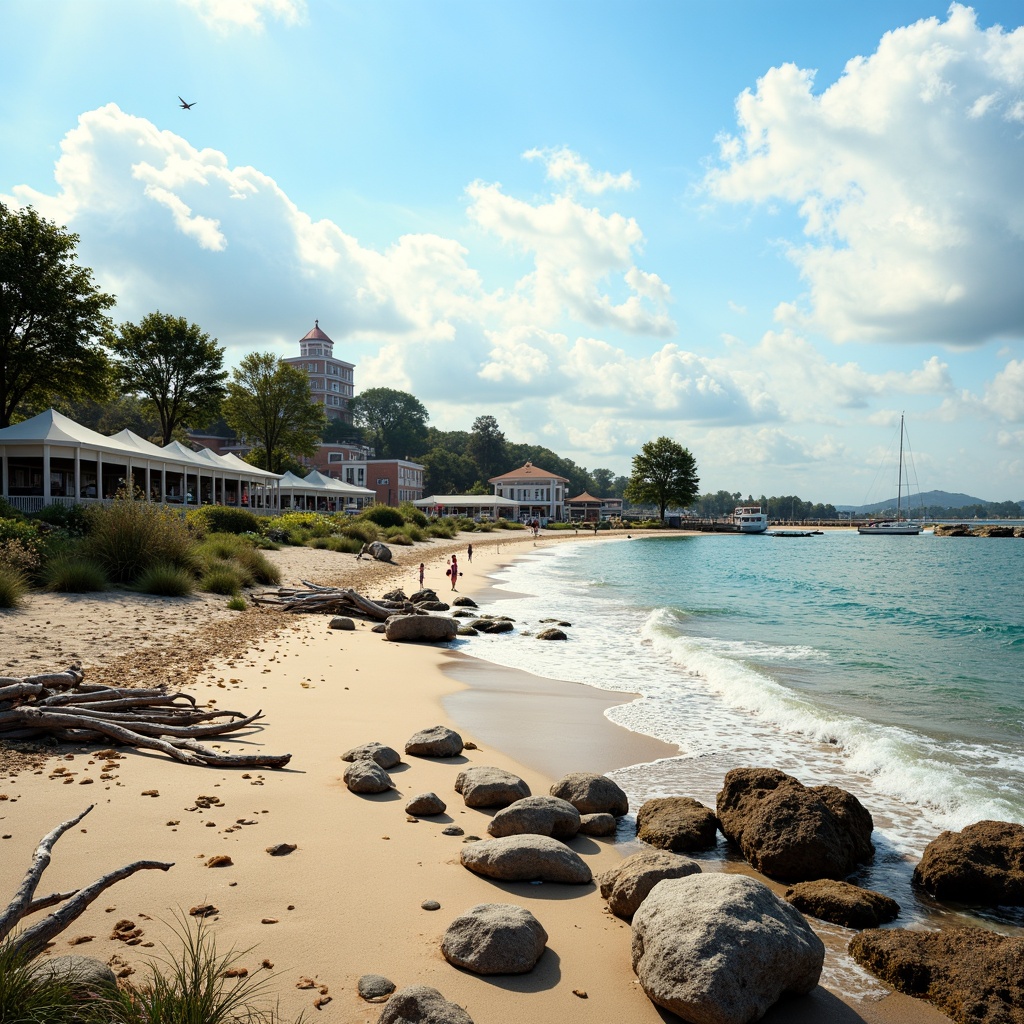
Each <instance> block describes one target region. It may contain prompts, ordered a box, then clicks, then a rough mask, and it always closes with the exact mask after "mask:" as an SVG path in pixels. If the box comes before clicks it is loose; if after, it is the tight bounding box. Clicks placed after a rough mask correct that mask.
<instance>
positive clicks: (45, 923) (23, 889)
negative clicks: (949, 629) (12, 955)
mask: <svg viewBox="0 0 1024 1024" xmlns="http://www.w3.org/2000/svg"><path fill="white" fill-rule="evenodd" d="M94 806H95V805H94V804H90V805H89V806H88V807H86V809H85V810H84V811H82V813H81V814H79V815H76V816H75V817H74V818H71V819H70V820H69V821H64V822H61V824H59V825H58V826H57V827H56V828H55V829H53V830H52V831H50V832H48V833H47V834H46V835H45V836H43V838H42V839H41V840H40V842H39V845H38V846H37V847H36V851H35V853H34V854H33V856H32V863H31V864H30V865H29V869H28V871H27V872H26V873H25V879H24V881H23V882H22V883H21V885H20V886H19V887H18V891H17V892H16V893H15V894H14V897H13V899H12V900H11V901H10V903H8V904H7V907H6V909H4V910H0V943H4V942H7V943H8V944H9V945H10V946H11V947H13V948H14V949H15V950H16V951H18V952H19V953H22V954H24V955H25V956H27V957H29V958H31V957H33V956H35V955H36V954H37V953H39V952H41V951H42V950H43V949H44V948H45V946H46V944H47V943H48V942H49V941H50V940H51V939H53V938H54V937H55V936H56V935H59V934H60V933H61V932H62V931H64V929H65V928H67V927H68V925H70V924H71V923H72V922H73V921H75V920H76V919H77V918H79V917H81V915H82V914H83V913H84V912H85V909H86V908H87V907H88V906H89V904H90V903H92V901H93V900H94V899H96V897H97V896H99V895H100V894H101V893H102V892H103V891H104V890H106V889H109V888H110V887H111V886H112V885H113V884H114V883H115V882H120V881H121V879H122V878H128V876H129V875H134V874H135V872H136V871H145V870H148V869H151V868H156V869H159V870H160V871H167V870H168V868H172V867H174V864H173V863H167V862H165V861H158V860H137V861H135V862H134V863H132V864H126V865H125V866H124V867H123V868H118V869H117V870H116V871H109V872H108V873H107V874H105V875H103V876H101V877H100V878H97V879H96V881H95V882H93V883H92V885H87V886H86V887H85V888H84V889H72V890H71V891H70V892H55V893H51V894H50V895H49V896H42V897H36V895H35V892H36V887H37V886H38V885H39V881H40V879H41V878H42V876H43V872H44V871H45V870H46V868H47V867H48V866H49V863H50V856H51V853H52V850H53V846H54V844H55V843H56V842H57V840H58V839H60V837H61V836H62V835H64V833H65V832H67V830H68V829H69V828H74V826H75V825H77V824H78V823H79V822H80V821H81V820H82V819H83V818H84V817H85V816H86V815H87V814H88V813H89V812H90V811H91V810H92V809H93V807H94ZM58 903H63V904H64V905H63V906H62V907H60V908H59V909H57V910H55V911H53V913H51V914H47V915H46V917H44V918H43V919H42V920H41V921H38V922H37V923H36V924H34V925H31V926H30V927H28V928H26V929H25V930H24V931H22V932H19V933H18V934H17V935H15V936H14V938H12V939H9V940H8V936H9V935H10V934H11V932H13V931H14V929H15V928H17V927H18V925H19V924H20V923H21V921H22V920H23V919H24V918H26V917H28V916H29V915H30V914H34V913H35V912H36V911H38V910H45V909H46V908H48V907H52V906H56V905H57V904H58Z"/></svg>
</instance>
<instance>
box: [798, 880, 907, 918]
mask: <svg viewBox="0 0 1024 1024" xmlns="http://www.w3.org/2000/svg"><path fill="white" fill-rule="evenodd" d="M784 898H785V900H786V902H787V903H792V904H793V906H794V907H796V909H797V910H799V911H800V912H801V913H802V914H810V915H811V916H812V917H817V918H820V919H821V920H822V921H831V922H832V923H833V924H841V925H842V926H843V927H844V928H877V927H878V926H879V925H880V924H885V923H886V922H887V921H895V920H896V918H897V917H899V914H900V905H899V904H898V903H897V902H896V901H895V900H894V899H893V898H892V897H891V896H886V895H884V894H883V893H880V892H875V890H874V889H862V888H860V886H857V885H850V883H849V882H837V881H835V880H834V879H832V878H819V879H817V880H816V881H814V882H797V884H796V885H791V886H790V887H789V888H788V889H787V890H786V892H785V894H784Z"/></svg>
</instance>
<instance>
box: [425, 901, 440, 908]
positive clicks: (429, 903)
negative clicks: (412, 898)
mask: <svg viewBox="0 0 1024 1024" xmlns="http://www.w3.org/2000/svg"><path fill="white" fill-rule="evenodd" d="M420 909H421V910H440V909H441V904H440V903H438V902H437V900H424V901H423V902H422V903H421V904H420Z"/></svg>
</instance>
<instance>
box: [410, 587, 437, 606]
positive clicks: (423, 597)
mask: <svg viewBox="0 0 1024 1024" xmlns="http://www.w3.org/2000/svg"><path fill="white" fill-rule="evenodd" d="M409 600H410V601H411V602H412V603H413V604H420V603H421V602H422V601H436V600H437V591H436V590H431V589H430V587H424V588H423V589H422V590H417V591H416V593H415V594H413V595H412V597H410V598H409Z"/></svg>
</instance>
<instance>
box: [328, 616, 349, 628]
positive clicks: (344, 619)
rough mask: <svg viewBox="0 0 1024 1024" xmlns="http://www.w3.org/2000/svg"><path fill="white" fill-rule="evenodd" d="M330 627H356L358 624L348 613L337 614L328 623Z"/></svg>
mask: <svg viewBox="0 0 1024 1024" xmlns="http://www.w3.org/2000/svg"><path fill="white" fill-rule="evenodd" d="M327 627H328V629H355V628H356V624H355V623H354V622H353V621H352V620H351V619H350V618H349V617H348V616H347V615H335V616H334V618H333V619H331V621H330V622H328V623H327Z"/></svg>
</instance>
